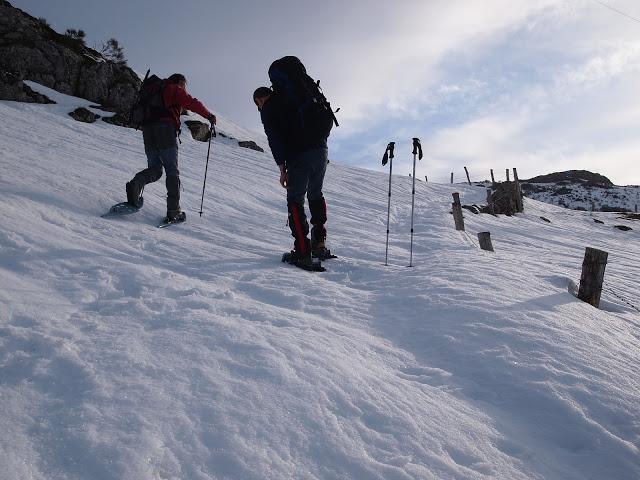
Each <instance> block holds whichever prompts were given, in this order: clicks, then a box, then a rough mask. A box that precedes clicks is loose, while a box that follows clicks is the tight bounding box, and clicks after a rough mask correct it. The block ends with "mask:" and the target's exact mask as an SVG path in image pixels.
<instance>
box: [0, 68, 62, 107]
mask: <svg viewBox="0 0 640 480" xmlns="http://www.w3.org/2000/svg"><path fill="white" fill-rule="evenodd" d="M0 100H12V101H14V102H27V103H56V102H54V101H53V100H50V99H49V98H48V97H46V96H45V95H42V94H40V93H38V92H34V91H33V90H31V88H29V86H28V85H25V84H24V82H23V81H22V77H21V76H20V74H18V73H10V72H3V71H0Z"/></svg>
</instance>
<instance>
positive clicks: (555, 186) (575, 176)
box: [521, 170, 640, 212]
mask: <svg viewBox="0 0 640 480" xmlns="http://www.w3.org/2000/svg"><path fill="white" fill-rule="evenodd" d="M521 186H522V192H523V194H524V195H525V196H526V197H528V198H532V199H534V200H539V201H542V202H545V203H550V204H552V205H558V206H561V207H566V208H571V209H573V210H586V211H601V212H634V211H635V212H637V209H638V206H639V205H640V186H634V185H628V186H618V185H614V183H613V182H612V181H611V180H609V179H608V178H607V177H605V176H604V175H601V174H599V173H593V172H589V171H587V170H568V171H566V172H554V173H549V174H546V175H539V176H537V177H533V178H530V179H529V180H523V181H522V182H521Z"/></svg>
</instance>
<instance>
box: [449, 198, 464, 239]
mask: <svg viewBox="0 0 640 480" xmlns="http://www.w3.org/2000/svg"><path fill="white" fill-rule="evenodd" d="M451 206H452V207H453V220H454V221H455V222H456V230H462V231H464V217H463V216H462V205H461V204H460V194H459V193H458V192H455V193H453V203H452V204H451Z"/></svg>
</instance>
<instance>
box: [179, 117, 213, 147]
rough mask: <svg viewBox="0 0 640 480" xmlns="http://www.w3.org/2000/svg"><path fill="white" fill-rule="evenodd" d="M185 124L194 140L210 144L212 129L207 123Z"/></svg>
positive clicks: (194, 121) (191, 122)
mask: <svg viewBox="0 0 640 480" xmlns="http://www.w3.org/2000/svg"><path fill="white" fill-rule="evenodd" d="M184 123H185V125H186V126H187V127H188V128H189V131H190V132H191V136H192V137H193V138H194V140H198V141H200V142H208V141H209V138H211V127H209V125H207V124H206V123H202V122H199V121H197V120H187V121H185V122H184Z"/></svg>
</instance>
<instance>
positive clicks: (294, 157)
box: [253, 87, 328, 265]
mask: <svg viewBox="0 0 640 480" xmlns="http://www.w3.org/2000/svg"><path fill="white" fill-rule="evenodd" d="M253 101H254V102H255V104H256V106H257V107H258V110H260V117H261V119H262V124H263V125H264V131H265V133H266V134H267V138H268V140H269V146H270V147H271V153H272V154H273V158H274V159H275V161H276V163H277V164H278V167H279V168H280V185H282V186H283V187H284V188H286V189H287V208H288V210H289V227H290V228H291V235H292V236H293V238H294V251H293V252H292V256H293V261H294V263H300V264H303V265H311V263H312V260H311V258H312V255H313V256H316V257H319V258H321V259H323V256H324V254H325V253H326V252H328V250H327V249H326V245H325V242H326V238H327V230H326V228H325V223H326V222H327V204H326V202H325V199H324V196H323V194H322V184H323V182H324V175H325V171H326V168H327V156H328V149H327V139H326V138H324V139H321V140H318V141H315V142H312V143H307V144H305V143H304V142H303V141H302V140H301V138H302V135H300V132H299V127H298V126H297V122H296V118H297V117H296V115H297V112H295V111H292V110H291V107H289V106H288V105H287V103H286V102H285V100H284V99H283V98H282V97H281V96H279V95H277V94H274V92H273V91H272V90H271V89H270V88H268V87H260V88H258V89H256V91H255V92H254V94H253ZM305 195H306V196H307V199H308V200H309V211H310V213H311V225H312V228H311V241H309V238H308V234H309V224H308V223H307V217H306V215H305V212H304V197H305Z"/></svg>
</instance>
